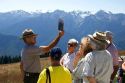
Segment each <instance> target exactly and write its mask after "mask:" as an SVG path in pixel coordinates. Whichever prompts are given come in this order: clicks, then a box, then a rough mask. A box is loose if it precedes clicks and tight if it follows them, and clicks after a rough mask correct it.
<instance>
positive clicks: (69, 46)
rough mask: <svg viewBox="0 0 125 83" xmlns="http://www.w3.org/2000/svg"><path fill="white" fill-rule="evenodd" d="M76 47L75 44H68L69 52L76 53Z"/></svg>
mask: <svg viewBox="0 0 125 83" xmlns="http://www.w3.org/2000/svg"><path fill="white" fill-rule="evenodd" d="M75 48H76V45H75V44H74V43H68V52H69V53H73V52H74V51H75Z"/></svg>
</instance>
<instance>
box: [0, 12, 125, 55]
mask: <svg viewBox="0 0 125 83" xmlns="http://www.w3.org/2000/svg"><path fill="white" fill-rule="evenodd" d="M59 18H62V19H63V20H64V23H65V25H64V30H65V35H64V37H63V38H62V39H61V41H60V42H59V44H58V46H60V47H61V48H62V50H63V52H66V47H67V41H68V40H69V39H70V38H76V39H77V40H78V41H80V40H81V38H82V37H83V36H87V35H88V34H92V33H94V32H95V31H106V30H109V31H112V32H113V35H114V42H115V44H116V46H117V47H118V49H119V50H122V49H125V47H124V46H125V42H124V41H125V39H124V38H122V36H123V35H125V14H124V13H117V14H113V13H112V12H110V11H108V12H105V11H104V10H100V11H98V12H96V13H95V14H92V13H91V12H90V11H84V12H83V11H72V12H65V11H63V10H56V11H53V12H46V13H42V12H38V13H37V12H34V13H28V12H25V11H22V10H17V11H12V12H5V13H0V24H1V25H0V33H2V34H5V35H8V36H10V40H11V38H13V37H12V36H15V37H16V39H13V40H15V42H18V43H20V42H19V39H18V38H19V36H20V35H21V34H22V31H23V30H24V29H25V28H31V29H33V30H34V32H36V33H37V34H39V36H38V39H37V40H38V45H48V44H49V43H50V42H51V41H52V40H53V39H54V38H55V36H56V35H57V34H58V28H57V27H58V19H59ZM48 33H49V34H48ZM0 35H1V34H0ZM2 38H3V39H4V38H6V37H2ZM3 39H0V40H3ZM8 39H9V38H8ZM8 41H9V40H6V41H5V42H8ZM11 41H12V40H11ZM12 42H13V41H12ZM12 42H11V43H10V44H8V47H6V48H4V44H3V45H2V44H0V45H1V48H4V49H9V47H12V48H13V50H14V48H15V47H14V46H13V45H15V44H16V43H15V44H14V43H12ZM22 45H23V44H20V46H19V47H17V51H16V53H15V54H19V52H20V49H21V47H22ZM15 46H17V44H16V45H15ZM15 49H16V48H15ZM10 51H11V50H10ZM0 53H1V52H0ZM6 53H9V52H8V51H5V54H6Z"/></svg>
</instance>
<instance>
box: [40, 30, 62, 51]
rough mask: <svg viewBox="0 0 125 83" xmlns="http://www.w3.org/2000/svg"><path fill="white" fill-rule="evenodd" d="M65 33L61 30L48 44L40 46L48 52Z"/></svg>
mask: <svg viewBox="0 0 125 83" xmlns="http://www.w3.org/2000/svg"><path fill="white" fill-rule="evenodd" d="M63 35H64V31H59V34H58V36H57V37H56V38H55V39H54V40H53V41H52V42H51V43H50V44H49V45H48V46H41V47H40V48H41V49H42V50H43V51H44V52H45V53H46V52H48V51H49V50H50V49H51V48H53V47H54V46H55V45H56V44H57V43H58V42H59V40H60V38H61V37H62V36H63Z"/></svg>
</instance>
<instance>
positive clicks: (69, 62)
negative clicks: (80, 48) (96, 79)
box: [62, 52, 76, 72]
mask: <svg viewBox="0 0 125 83" xmlns="http://www.w3.org/2000/svg"><path fill="white" fill-rule="evenodd" d="M75 56H76V53H75V52H74V53H72V54H69V53H66V54H65V55H64V56H63V57H62V58H63V65H64V66H65V67H66V68H68V69H69V70H70V71H71V72H72V71H73V69H74V67H73V61H74V58H75Z"/></svg>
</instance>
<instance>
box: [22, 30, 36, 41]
mask: <svg viewBox="0 0 125 83" xmlns="http://www.w3.org/2000/svg"><path fill="white" fill-rule="evenodd" d="M37 35H38V34H35V33H34V32H33V30H32V29H25V30H24V31H23V32H22V35H21V36H20V39H24V38H26V37H28V36H37Z"/></svg>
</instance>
